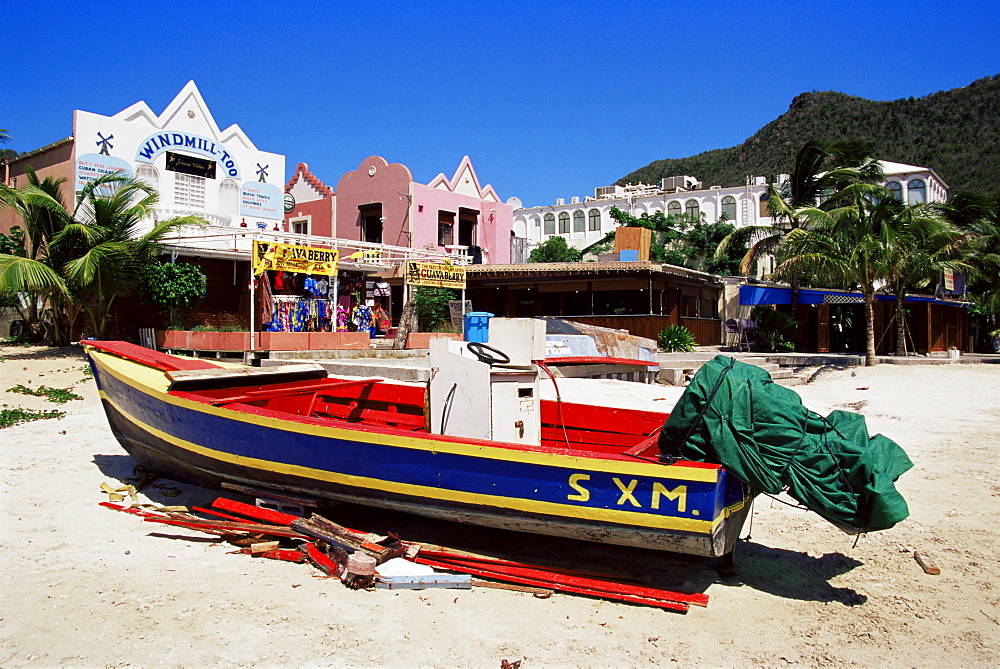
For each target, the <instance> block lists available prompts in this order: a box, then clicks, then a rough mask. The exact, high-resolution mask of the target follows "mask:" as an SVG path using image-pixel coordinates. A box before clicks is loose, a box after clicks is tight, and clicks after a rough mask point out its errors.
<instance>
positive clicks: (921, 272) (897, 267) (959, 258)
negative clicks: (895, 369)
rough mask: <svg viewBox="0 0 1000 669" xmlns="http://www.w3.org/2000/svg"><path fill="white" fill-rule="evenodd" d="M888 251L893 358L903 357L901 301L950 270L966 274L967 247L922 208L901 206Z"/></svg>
mask: <svg viewBox="0 0 1000 669" xmlns="http://www.w3.org/2000/svg"><path fill="white" fill-rule="evenodd" d="M895 220H896V226H895V227H896V229H895V233H894V235H893V237H892V238H891V240H890V242H891V243H890V244H889V248H888V259H887V270H888V275H887V276H886V280H887V282H888V289H889V292H891V293H892V294H893V295H894V296H895V298H896V307H895V317H894V321H895V323H896V355H905V354H906V333H907V326H906V310H905V309H904V308H903V300H904V299H905V297H906V293H907V292H909V291H911V290H914V289H926V288H927V287H928V286H930V284H931V283H932V282H934V281H935V279H937V278H938V277H939V276H941V273H942V272H943V271H944V270H946V269H950V270H953V271H960V272H965V273H968V272H969V270H970V266H969V265H968V263H967V262H966V261H965V257H966V255H967V254H966V250H967V244H966V240H965V239H964V236H963V235H962V234H961V233H960V231H959V230H958V229H957V228H956V227H955V226H953V225H951V224H950V223H948V221H946V220H945V219H944V218H943V217H941V216H940V214H939V213H938V212H937V211H935V210H934V209H932V208H931V207H929V206H927V205H925V204H913V205H903V204H902V203H900V205H899V211H898V213H897V214H896V215H895Z"/></svg>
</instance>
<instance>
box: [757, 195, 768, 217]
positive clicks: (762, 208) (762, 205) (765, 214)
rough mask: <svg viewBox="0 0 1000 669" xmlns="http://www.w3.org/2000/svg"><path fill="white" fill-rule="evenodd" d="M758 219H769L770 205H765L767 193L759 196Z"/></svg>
mask: <svg viewBox="0 0 1000 669" xmlns="http://www.w3.org/2000/svg"><path fill="white" fill-rule="evenodd" d="M760 217H761V218H770V217H771V205H769V204H768V203H767V193H761V194H760Z"/></svg>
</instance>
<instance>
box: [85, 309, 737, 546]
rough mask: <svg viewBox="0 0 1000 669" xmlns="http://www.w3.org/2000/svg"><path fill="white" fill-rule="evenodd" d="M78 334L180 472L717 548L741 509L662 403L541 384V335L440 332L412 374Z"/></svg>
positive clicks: (163, 466) (500, 523)
mask: <svg viewBox="0 0 1000 669" xmlns="http://www.w3.org/2000/svg"><path fill="white" fill-rule="evenodd" d="M511 320H512V321H514V320H517V319H511ZM515 325H517V324H516V323H515ZM491 327H499V329H500V330H502V329H503V324H502V323H501V324H498V325H491ZM528 327H531V326H528ZM515 329H516V328H515ZM513 335H516V336H514V339H523V337H522V335H523V333H518V332H514V333H513ZM541 341H542V342H544V331H543V332H542V333H541ZM491 342H492V334H491ZM85 345H86V350H87V354H88V356H89V358H90V361H91V365H92V367H93V370H94V376H95V378H96V380H97V384H98V387H99V389H100V395H101V399H102V402H103V404H104V407H105V411H106V413H107V416H108V421H109V423H110V425H111V428H112V431H113V432H114V434H115V436H116V437H117V439H118V440H119V441H120V442H121V444H122V446H123V447H124V448H125V450H126V451H128V453H129V454H130V455H131V456H132V457H133V458H135V460H136V461H137V462H138V463H139V464H140V465H141V466H142V467H143V468H145V469H146V470H147V471H150V472H154V473H157V474H160V475H163V476H168V477H171V478H175V479H180V480H187V481H193V482H197V483H200V484H203V485H208V486H216V487H217V486H219V485H220V484H222V483H230V484H237V485H244V486H253V487H256V488H266V489H270V490H274V491H276V492H285V493H293V494H295V495H299V496H310V497H315V498H319V499H329V500H340V501H349V502H355V503H360V504H364V505H369V506H373V507H379V508H384V509H394V510H400V511H407V512H410V513H414V514H418V515H423V516H427V517H432V518H438V519H445V520H451V521H457V522H462V523H471V524H475V525H481V526H486V527H494V528H502V529H508V530H517V531H523V532H534V533H538V534H545V535H552V536H561V537H570V538H575V539H583V540H588V541H596V542H601V543H610V544H617V545H623V546H638V547H644V548H652V549H659V550H666V551H673V552H678V553H686V554H692V555H700V556H709V557H725V556H727V555H729V554H731V552H732V550H733V548H734V546H735V543H736V540H737V536H738V533H739V530H740V528H741V526H742V523H743V521H744V518H745V516H746V514H747V512H748V509H749V500H750V499H751V490H750V489H749V487H748V486H746V485H745V484H743V483H742V482H741V481H739V480H738V479H736V478H735V477H733V476H731V475H729V473H728V472H727V471H726V469H725V468H723V467H721V466H719V465H715V464H708V463H701V462H690V461H684V460H678V461H674V460H673V458H669V457H668V458H664V459H661V457H660V455H661V454H660V451H659V444H658V437H659V433H660V430H661V429H662V426H663V424H664V421H665V420H666V419H667V417H668V414H667V413H661V412H652V411H641V410H636V409H630V408H612V407H603V406H591V405H585V404H577V403H568V402H562V401H560V400H558V399H557V400H551V401H550V400H541V399H540V397H539V393H538V386H539V383H540V382H549V381H548V380H547V379H546V380H544V381H540V380H539V375H538V368H537V367H536V366H534V365H533V364H532V363H531V359H532V356H531V351H528V352H527V353H525V354H524V356H521V357H522V358H523V359H517V358H518V356H514V357H515V360H514V361H513V362H511V360H510V356H508V355H506V354H505V353H503V352H501V351H500V350H498V349H497V348H493V347H491V346H487V345H485V344H478V345H477V344H474V343H471V344H467V343H465V342H453V341H447V340H437V341H436V342H435V343H434V348H432V351H431V370H432V378H431V381H430V382H429V383H428V384H427V385H414V384H406V383H402V382H392V381H387V380H384V379H381V378H361V379H359V378H332V377H328V376H327V374H326V372H325V370H324V369H323V368H322V367H321V366H319V365H316V364H295V365H287V366H283V367H266V368H255V367H222V366H219V365H216V364H214V363H212V362H209V361H206V360H196V359H186V358H178V357H175V356H170V355H167V354H164V353H159V352H157V351H153V350H150V349H146V348H142V347H139V346H136V345H133V344H128V343H125V342H114V341H87V342H86V343H85ZM540 357H543V356H540ZM536 359H537V358H536Z"/></svg>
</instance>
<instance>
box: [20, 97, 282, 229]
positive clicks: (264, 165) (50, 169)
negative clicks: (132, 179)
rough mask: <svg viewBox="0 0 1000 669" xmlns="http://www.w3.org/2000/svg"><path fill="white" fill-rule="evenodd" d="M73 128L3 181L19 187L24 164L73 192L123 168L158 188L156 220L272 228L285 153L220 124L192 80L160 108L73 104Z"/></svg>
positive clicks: (279, 205)
mask: <svg viewBox="0 0 1000 669" xmlns="http://www.w3.org/2000/svg"><path fill="white" fill-rule="evenodd" d="M72 129H73V133H72V135H71V136H70V137H67V138H65V139H63V140H60V141H57V142H54V143H53V144H50V145H49V146H46V147H42V148H41V149H38V150H36V151H30V152H28V153H26V154H23V155H21V156H18V157H17V158H15V159H13V160H11V161H10V164H9V165H8V166H7V168H6V170H5V175H4V178H5V182H6V183H7V185H9V186H11V187H15V188H16V187H18V186H23V185H24V184H25V183H26V181H25V172H26V168H27V167H28V166H30V167H32V168H33V169H34V170H35V171H36V173H37V174H38V176H39V177H40V178H45V177H47V176H53V177H57V178H58V177H63V178H65V179H66V181H67V184H69V185H70V187H71V188H72V192H79V191H80V190H81V189H82V188H83V187H84V185H85V184H86V183H88V182H89V181H92V180H94V179H95V178H97V177H98V176H100V175H102V174H106V173H109V172H113V171H115V170H122V171H124V172H125V173H127V174H132V175H135V176H136V177H138V178H140V179H142V180H143V181H145V182H146V183H148V184H149V185H151V186H153V187H154V188H155V189H156V190H157V192H158V193H159V195H160V200H159V203H158V204H157V206H156V208H155V214H154V216H155V218H156V219H164V218H169V217H173V216H186V215H195V216H199V217H201V218H203V219H205V220H206V221H208V223H209V224H211V225H215V226H223V227H233V226H243V227H254V228H257V229H266V230H273V229H274V228H275V226H276V225H277V224H278V222H280V221H281V219H282V218H283V212H282V206H283V193H282V189H281V186H280V184H281V183H282V181H283V180H284V173H285V157H284V156H282V155H279V154H277V153H270V152H267V151H261V150H260V149H258V148H257V146H256V145H255V144H254V143H253V142H252V141H251V140H250V138H249V137H247V135H246V133H244V132H243V130H242V129H241V128H240V127H239V126H238V125H236V124H235V123H234V124H232V125H230V126H228V127H226V128H220V127H219V125H218V124H217V123H216V122H215V118H214V117H213V116H212V112H211V111H210V110H209V108H208V105H207V104H206V103H205V100H204V98H203V97H202V95H201V92H200V91H199V90H198V87H197V85H195V83H194V82H193V81H189V82H188V83H187V84H185V85H184V87H183V88H182V89H181V90H180V92H179V93H178V94H177V95H176V96H175V97H174V99H173V100H172V101H171V102H170V103H169V104H168V105H167V106H166V108H165V109H164V110H163V111H162V112H161V113H160V114H157V113H155V112H154V111H153V110H152V109H151V108H150V107H149V105H148V104H146V103H145V102H142V101H139V102H136V103H135V104H133V105H131V106H129V107H127V108H126V109H123V110H122V111H120V112H117V113H115V114H112V115H110V116H104V115H101V114H96V113H93V112H87V111H82V110H79V109H78V110H75V111H74V112H73V123H72ZM66 196H67V199H68V198H69V197H70V196H71V194H70V193H69V192H67V193H66ZM148 223H149V224H151V223H152V221H149V222H148ZM16 224H17V222H16V221H15V220H14V214H13V212H11V211H9V210H7V211H6V212H3V213H0V229H2V230H7V229H9V227H10V226H11V225H16Z"/></svg>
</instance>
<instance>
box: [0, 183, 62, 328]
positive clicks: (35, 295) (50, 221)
mask: <svg viewBox="0 0 1000 669" xmlns="http://www.w3.org/2000/svg"><path fill="white" fill-rule="evenodd" d="M26 176H27V178H28V184H27V186H26V187H25V188H23V189H21V190H14V189H12V188H9V187H7V186H2V185H0V205H5V206H9V207H11V208H12V209H14V212H15V213H16V214H17V216H18V217H19V218H20V219H21V222H22V223H23V224H24V230H23V233H24V239H23V244H24V248H23V252H22V253H20V254H18V256H19V257H20V259H12V258H10V257H8V258H7V259H6V260H5V261H4V262H3V264H2V265H0V267H2V268H3V270H2V271H3V275H2V276H0V286H14V287H13V288H9V289H0V292H7V293H15V292H20V293H21V294H22V295H24V296H25V298H26V300H25V301H26V304H25V306H24V308H23V309H19V311H21V316H22V318H23V319H24V320H25V323H26V324H27V326H28V330H29V338H34V337H35V336H38V335H40V334H41V331H42V330H43V329H44V328H45V327H49V328H51V332H49V335H50V336H49V338H50V339H52V340H53V341H54V342H56V343H66V342H67V341H68V334H67V335H66V338H64V337H63V331H64V329H65V327H66V326H67V325H68V323H67V322H66V318H65V317H66V314H67V311H66V308H65V307H66V304H67V302H66V297H67V295H66V286H65V283H64V282H63V280H62V277H61V276H59V272H58V270H57V269H56V268H58V267H59V266H61V265H62V264H63V263H64V262H66V261H67V260H69V257H68V256H66V255H63V254H60V253H59V252H58V251H57V249H56V248H54V247H53V246H52V242H53V240H54V239H55V238H56V237H57V236H58V234H59V232H61V231H62V228H63V226H64V225H65V222H66V217H65V216H63V215H60V214H59V213H58V210H64V209H65V208H64V206H63V203H62V196H61V193H60V191H61V187H62V184H63V183H64V182H65V181H66V180H65V179H62V178H59V179H53V178H51V177H46V178H45V179H44V180H39V179H38V176H37V175H36V174H35V171H34V170H33V169H32V168H31V167H30V166H28V167H27V169H26ZM29 193H31V194H34V196H35V198H37V197H44V198H45V199H46V200H47V201H49V202H53V203H56V204H58V208H57V210H56V211H53V210H52V209H50V208H49V207H43V206H38V205H36V204H33V200H34V199H35V198H33V197H31V196H29ZM18 256H15V257H18ZM22 276H23V277H24V279H26V280H27V282H28V285H32V286H34V289H33V290H32V291H31V294H30V295H28V294H27V292H26V291H22V290H20V286H21V285H22V283H23V281H21V280H20V279H18V278H17V277H22Z"/></svg>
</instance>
